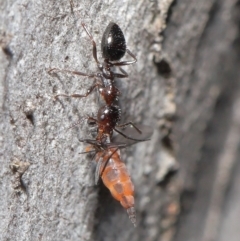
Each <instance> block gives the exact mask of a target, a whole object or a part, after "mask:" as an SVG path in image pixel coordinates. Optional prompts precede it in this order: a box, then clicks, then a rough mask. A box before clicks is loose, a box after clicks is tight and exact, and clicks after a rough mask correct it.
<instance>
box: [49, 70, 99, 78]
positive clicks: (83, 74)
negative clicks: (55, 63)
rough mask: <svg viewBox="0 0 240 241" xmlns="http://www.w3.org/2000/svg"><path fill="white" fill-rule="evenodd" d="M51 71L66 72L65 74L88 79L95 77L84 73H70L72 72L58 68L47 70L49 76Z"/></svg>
mask: <svg viewBox="0 0 240 241" xmlns="http://www.w3.org/2000/svg"><path fill="white" fill-rule="evenodd" d="M53 71H59V72H66V73H70V74H75V75H81V76H86V77H89V78H94V77H96V74H86V73H83V72H78V71H72V70H68V69H58V68H52V69H49V70H48V73H49V74H50V73H51V72H53Z"/></svg>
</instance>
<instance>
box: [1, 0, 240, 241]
mask: <svg viewBox="0 0 240 241" xmlns="http://www.w3.org/2000/svg"><path fill="white" fill-rule="evenodd" d="M237 11H238V12H237ZM238 16H239V1H237V0H227V1H224V0H208V1H207V0H202V1H197V0H194V1H189V0H182V1H175V2H173V1H172V0H159V1H157V0H156V1H100V0H99V1H74V7H73V9H71V6H70V2H69V1H68V0H64V1H43V0H42V1H40V0H38V1H32V2H27V1H24V0H22V1H12V0H9V1H4V0H2V1H1V9H0V20H1V21H0V22H1V29H0V30H1V38H0V42H1V46H2V51H1V52H0V68H1V71H0V103H1V109H2V112H1V116H0V118H1V124H0V132H1V152H0V153H1V156H0V157H1V159H0V162H1V166H2V168H1V169H0V177H1V186H0V194H1V199H0V215H1V222H0V230H1V232H0V240H56V241H57V240H96V241H97V240H99V241H100V240H104V241H108V240H138V241H141V240H144V241H146V240H147V241H155V240H164V241H168V240H174V239H175V240H178V241H181V240H184V241H186V240H193V239H194V240H195V241H196V240H204V241H205V240H224V239H223V237H225V236H224V235H226V234H227V232H228V230H229V229H228V228H227V224H225V223H224V221H223V222H221V221H219V220H221V217H222V216H221V215H222V214H223V213H224V212H223V209H222V207H223V203H224V202H225V199H224V194H225V192H226V188H227V186H228V185H230V184H231V183H232V184H234V181H232V182H231V176H236V175H237V173H235V174H234V175H230V174H231V170H232V169H233V168H234V166H235V165H236V166H237V158H236V157H237V155H238V153H237V150H238V149H237V148H238V143H239V138H238V136H237V135H236V133H237V132H238V131H239V123H238V122H239V118H238V115H239V114H238V112H239V111H238V108H237V106H238V103H239V102H238V97H239V84H238V81H237V80H239V71H238V66H239V57H238V56H239V46H238V45H237V44H236V43H237V40H239V25H238V24H239V17H238ZM81 21H83V22H84V23H85V24H86V26H87V28H88V29H89V31H90V32H91V33H92V35H93V37H94V39H95V40H96V43H97V48H98V56H99V58H101V52H100V42H101V37H102V33H103V32H104V29H105V28H106V26H107V25H108V23H109V22H110V21H114V22H116V23H117V24H118V25H119V26H120V27H121V29H122V30H123V32H124V35H125V37H126V41H127V46H128V48H129V49H130V50H131V51H132V52H133V53H134V54H136V56H137V59H138V62H137V63H136V64H134V65H131V66H128V67H125V68H124V69H125V70H126V71H127V72H128V74H129V78H128V79H124V80H122V79H121V80H117V81H116V82H117V85H118V87H119V89H120V90H121V93H122V95H121V97H120V104H121V107H122V122H126V121H128V120H131V121H134V122H135V123H141V124H146V125H150V126H152V127H153V128H154V134H153V136H152V138H151V140H150V141H149V142H143V143H138V144H137V145H135V146H132V147H130V148H127V149H124V150H123V151H122V158H123V160H124V161H125V162H126V163H127V167H128V170H129V172H130V173H131V177H132V180H133V183H134V186H135V192H136V196H135V198H136V211H137V220H138V221H137V222H138V227H137V228H134V227H133V226H132V224H131V222H130V221H129V220H128V217H127V214H126V212H125V210H124V209H123V208H122V207H121V206H120V204H119V203H118V202H116V201H115V200H114V199H113V198H112V197H111V195H110V194H109V191H108V190H106V188H105V187H104V186H103V184H100V185H98V186H95V185H94V178H93V177H94V170H92V168H89V166H90V165H89V164H91V159H89V158H88V157H87V156H85V155H83V154H79V153H80V152H83V151H84V149H85V145H83V144H82V143H81V142H79V138H90V137H91V130H90V129H89V126H88V125H87V123H86V121H85V120H84V117H86V116H87V115H91V114H92V113H93V114H96V112H97V110H98V108H99V106H100V105H101V102H99V99H98V95H97V93H93V94H91V95H89V96H88V97H87V98H82V99H67V98H59V99H57V100H56V99H55V98H54V95H55V94H56V93H59V92H60V93H69V94H71V93H80V94H83V93H85V92H86V90H87V89H88V87H90V86H91V83H92V80H91V79H90V78H84V77H81V76H74V75H70V74H67V73H55V74H51V75H50V74H48V70H49V69H51V68H54V67H56V68H62V69H63V68H64V69H70V70H77V71H81V72H86V73H94V72H96V71H97V68H96V64H95V62H94V60H93V57H92V45H91V41H90V40H89V38H88V36H87V35H86V33H85V32H84V30H83V28H82V27H81ZM126 58H127V57H126ZM222 110H223V111H224V114H222V113H221V112H222ZM79 120H80V122H81V123H80V124H79V125H76V127H74V128H69V127H71V125H73V124H74V123H76V122H78V121H79ZM229 146H230V147H231V148H230V147H229ZM225 165H227V167H226V166H225ZM225 169H226V170H227V172H224V173H222V171H223V170H225ZM177 170H178V172H177ZM210 170H211V171H210ZM197 171H199V174H198V175H196V172H197ZM232 180H234V178H233V179H232ZM222 182H223V184H224V185H223V186H222V185H220V184H219V183H221V184H222ZM233 186H234V185H233ZM195 192H196V195H192V194H193V193H195ZM206 193H207V195H206ZM238 193H239V191H238ZM180 197H183V198H182V199H181V198H180ZM205 197H207V198H205ZM236 197H237V195H236V196H234V195H231V196H230V198H231V200H233V201H234V200H236ZM215 203H217V205H216V206H214V204H215ZM190 204H192V205H191V208H192V212H191V213H190V214H189V215H187V214H186V213H185V212H184V210H185V209H186V208H189V205H190ZM182 207H183V208H185V209H182ZM229 207H230V206H229ZM207 210H208V211H209V212H206V211H207ZM228 210H230V208H229V209H228ZM181 213H182V214H183V215H181ZM216 214H218V215H219V216H217V217H219V218H218V219H217V220H216V219H214V218H215V217H216ZM179 215H180V219H179V223H178V225H177V220H178V217H179ZM206 223H207V224H209V225H208V226H206ZM204 225H205V226H204ZM221 225H222V226H221ZM199 227H200V228H199ZM219 227H223V228H222V230H223V231H222V233H221V234H218V232H217V230H218V228H219ZM176 230H177V232H176ZM224 230H225V231H224ZM236 232H237V230H236ZM232 240H233V239H232Z"/></svg>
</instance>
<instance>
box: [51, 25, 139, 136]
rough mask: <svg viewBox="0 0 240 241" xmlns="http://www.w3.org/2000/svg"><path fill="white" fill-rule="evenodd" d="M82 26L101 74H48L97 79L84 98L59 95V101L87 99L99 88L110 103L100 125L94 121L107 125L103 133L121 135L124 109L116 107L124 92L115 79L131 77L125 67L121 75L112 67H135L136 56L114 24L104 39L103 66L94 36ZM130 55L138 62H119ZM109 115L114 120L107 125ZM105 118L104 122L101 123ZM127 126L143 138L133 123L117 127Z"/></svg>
mask: <svg viewBox="0 0 240 241" xmlns="http://www.w3.org/2000/svg"><path fill="white" fill-rule="evenodd" d="M82 26H83V28H84V30H85V32H86V33H87V35H88V36H89V38H90V40H91V41H92V45H93V58H94V59H95V62H96V63H97V66H98V69H99V71H100V72H98V73H95V74H86V73H82V72H78V71H71V70H66V69H57V68H52V69H50V70H49V71H48V72H49V73H50V72H52V71H56V70H57V71H62V72H67V73H71V74H76V75H81V76H87V77H90V78H94V79H95V82H94V84H93V85H92V86H91V87H90V88H89V89H88V90H87V92H86V93H85V94H83V95H80V94H71V95H67V94H58V95H56V96H55V98H58V97H59V96H63V97H75V98H82V97H87V96H88V95H89V94H90V93H91V92H92V91H93V90H94V89H95V88H98V91H99V93H100V95H101V96H102V97H103V99H104V101H105V102H106V106H103V107H101V108H100V112H101V114H102V113H103V114H104V115H100V114H99V113H98V118H97V121H96V120H95V119H94V118H92V120H94V121H95V122H98V123H101V122H104V123H103V125H102V128H100V130H102V132H103V133H105V132H107V133H108V134H110V135H112V130H113V129H114V130H115V131H116V132H118V133H120V132H119V131H117V130H116V129H115V126H116V125H117V123H118V122H119V121H120V117H121V109H120V107H119V106H118V105H116V104H115V103H117V102H118V99H119V96H120V91H119V90H118V88H117V87H116V86H115V83H114V78H126V77H128V74H127V73H126V72H125V71H124V70H123V69H122V68H121V67H120V68H119V69H120V71H121V73H115V72H113V71H112V67H115V66H125V65H130V64H133V63H135V62H136V61H137V59H136V57H135V55H133V54H132V53H131V51H130V50H128V49H127V48H126V41H125V38H124V35H123V32H122V30H121V29H120V27H119V26H118V25H117V24H116V23H113V22H110V23H109V25H108V26H107V28H106V30H105V32H104V34H103V37H102V43H101V50H102V55H103V58H104V62H103V64H101V63H100V62H99V60H98V58H97V47H96V42H95V41H94V39H93V36H92V35H91V34H90V32H89V31H88V29H87V28H86V25H85V24H84V23H82ZM126 52H127V53H128V54H129V55H130V56H131V57H132V58H133V59H134V60H133V61H122V62H116V61H119V60H120V59H121V58H122V57H123V56H124V55H125V53H126ZM113 61H114V62H113ZM106 112H107V113H108V112H109V113H111V114H112V115H111V116H108V117H109V118H110V119H109V120H107V121H106V120H105V113H106ZM101 118H102V119H103V120H101ZM110 122H111V123H110ZM127 125H130V126H132V127H134V128H135V129H136V131H137V132H139V133H140V134H141V131H140V130H139V129H138V128H137V127H136V125H135V124H134V123H133V122H127V123H124V124H121V125H118V126H117V127H120V128H122V127H125V126H127ZM107 129H108V130H107Z"/></svg>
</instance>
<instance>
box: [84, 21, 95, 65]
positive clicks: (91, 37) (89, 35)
mask: <svg viewBox="0 0 240 241" xmlns="http://www.w3.org/2000/svg"><path fill="white" fill-rule="evenodd" d="M82 26H83V28H84V30H85V32H86V33H87V35H88V37H89V38H90V40H91V41H92V45H93V58H94V59H95V61H96V63H97V64H99V61H98V58H97V45H96V42H95V41H94V39H93V36H92V35H91V34H90V32H89V31H88V29H87V27H86V25H85V23H83V22H82Z"/></svg>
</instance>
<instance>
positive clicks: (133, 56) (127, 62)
mask: <svg viewBox="0 0 240 241" xmlns="http://www.w3.org/2000/svg"><path fill="white" fill-rule="evenodd" d="M126 51H127V53H128V54H129V55H130V56H131V57H132V58H133V60H132V61H122V62H118V63H112V64H113V65H114V66H124V65H130V64H134V63H136V62H137V58H136V56H135V55H134V54H133V53H132V52H131V51H130V50H129V49H126Z"/></svg>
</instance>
